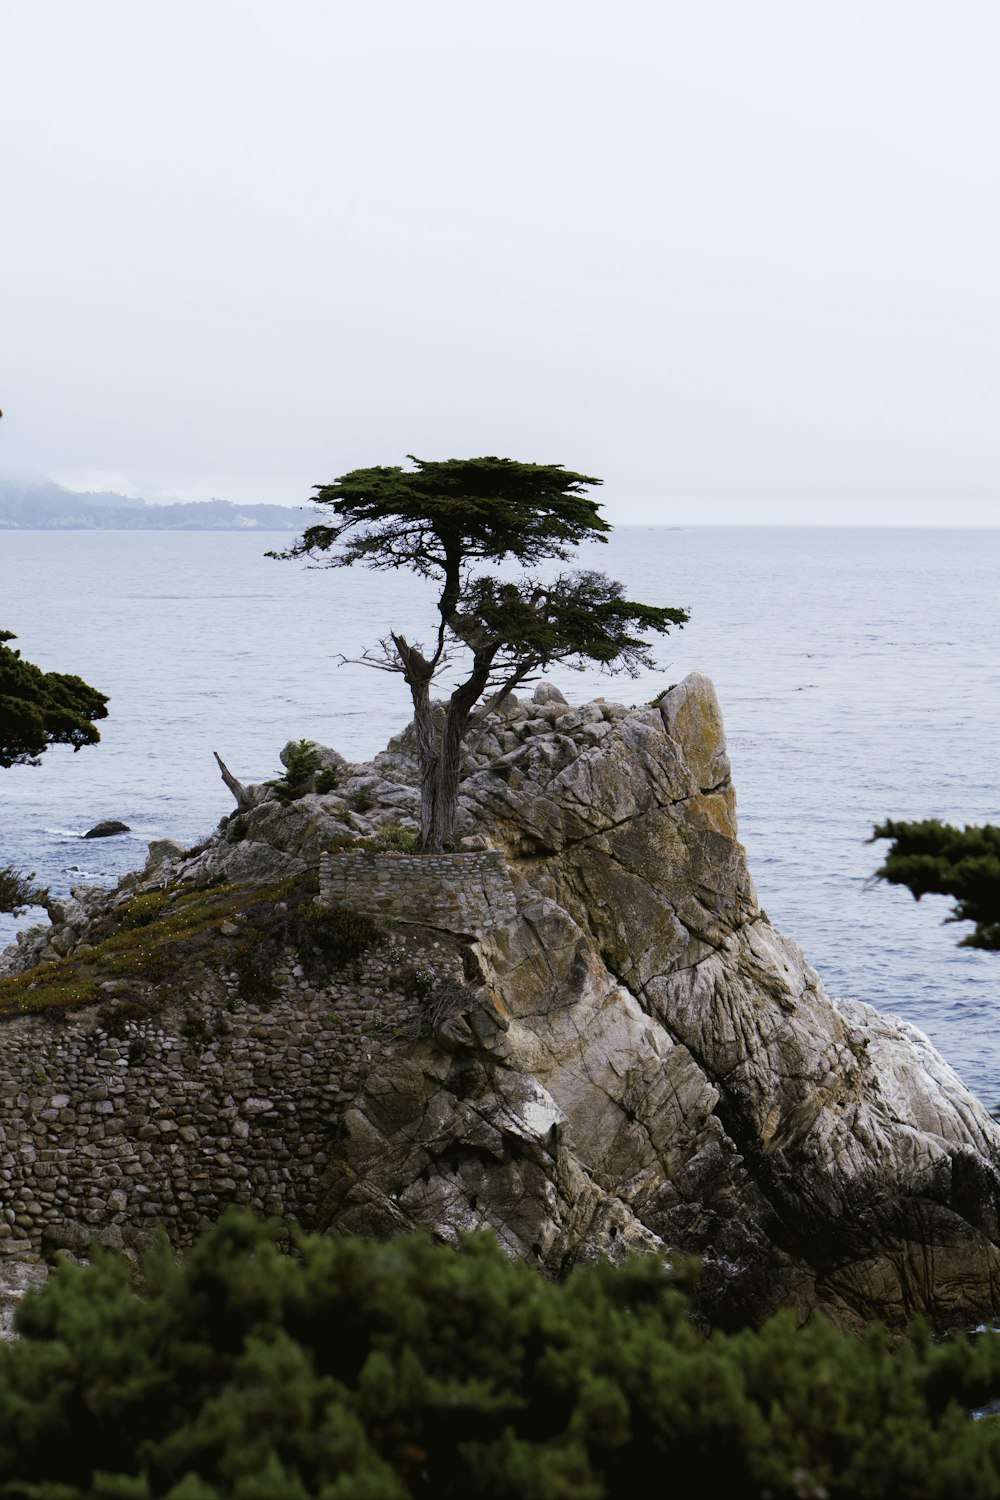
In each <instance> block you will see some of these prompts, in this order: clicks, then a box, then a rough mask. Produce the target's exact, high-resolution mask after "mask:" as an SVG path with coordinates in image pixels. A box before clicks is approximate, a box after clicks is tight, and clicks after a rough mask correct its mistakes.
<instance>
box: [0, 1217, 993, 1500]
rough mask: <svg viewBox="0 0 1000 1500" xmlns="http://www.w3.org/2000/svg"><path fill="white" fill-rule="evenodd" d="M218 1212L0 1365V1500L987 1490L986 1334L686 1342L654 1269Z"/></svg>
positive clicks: (820, 1326)
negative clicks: (305, 1227) (293, 1230)
mask: <svg viewBox="0 0 1000 1500" xmlns="http://www.w3.org/2000/svg"><path fill="white" fill-rule="evenodd" d="M280 1234H281V1231H280V1229H279V1228H277V1227H276V1226H273V1225H271V1226H262V1225H259V1224H257V1223H255V1222H254V1221H253V1219H252V1218H250V1217H249V1216H248V1215H246V1214H244V1213H240V1212H231V1213H229V1214H228V1215H227V1216H226V1217H225V1218H224V1219H223V1220H222V1221H221V1222H220V1224H219V1225H217V1226H216V1227H215V1228H214V1229H213V1230H211V1231H210V1232H209V1233H208V1234H207V1235H206V1236H205V1237H204V1238H203V1239H202V1240H201V1242H200V1243H199V1244H198V1245H197V1246H196V1248H195V1249H194V1250H193V1251H192V1253H191V1254H190V1255H189V1257H188V1258H187V1259H186V1261H185V1262H183V1263H182V1264H178V1262H177V1261H176V1260H175V1258H174V1257H173V1255H172V1254H171V1252H170V1251H169V1250H168V1249H167V1248H166V1246H165V1245H163V1246H161V1247H160V1248H159V1249H158V1250H156V1251H155V1252H154V1253H153V1254H152V1255H151V1256H150V1257H149V1258H148V1260H147V1262H146V1267H145V1269H146V1284H145V1290H144V1294H143V1295H142V1296H139V1295H137V1294H136V1293H135V1292H134V1291H133V1289H132V1287H131V1285H130V1282H129V1276H128V1271H127V1269H126V1268H125V1266H124V1265H123V1264H122V1263H120V1262H119V1261H118V1260H116V1259H115V1258H114V1257H113V1256H111V1255H109V1254H100V1255H98V1256H97V1258H96V1259H95V1261H94V1263H93V1264H92V1265H90V1266H89V1267H77V1266H64V1267H62V1268H61V1269H60V1270H59V1272H58V1273H57V1275H56V1276H55V1277H54V1278H53V1279H52V1281H51V1282H50V1284H49V1285H48V1287H47V1288H45V1289H44V1290H43V1291H42V1292H41V1293H40V1294H37V1295H33V1296H30V1297H29V1298H27V1299H26V1300H25V1302H24V1304H23V1305H22V1309H21V1313H20V1317H19V1326H20V1331H21V1334H22V1340H21V1342H19V1343H18V1344H15V1345H13V1346H7V1347H4V1348H2V1349H0V1494H2V1495H4V1496H10V1497H15V1496H16V1497H20V1500H29V1497H45V1500H76V1497H83V1496H97V1497H108V1500H110V1497H117V1500H133V1497H134V1500H138V1497H149V1496H169V1497H172V1500H211V1497H216V1496H238V1497H245V1500H257V1497H259V1500H263V1497H268V1500H272V1497H281V1500H299V1497H311V1496H318V1497H327V1500H405V1497H410V1496H420V1497H435V1500H437V1497H441V1500H449V1497H456V1500H458V1497H462V1500H465V1497H509V1500H515V1497H516V1500H536V1497H537V1500H601V1497H605V1496H607V1497H618V1496H621V1497H623V1500H624V1497H629V1500H632V1497H636V1496H638V1497H642V1496H676V1497H683V1496H689V1495H690V1496H699V1497H715V1496H726V1497H729V1496H744V1495H747V1496H750V1495H753V1496H765V1495H769V1496H774V1497H783V1496H788V1497H791V1496H804V1495H813V1496H817V1497H821V1496H823V1495H824V1494H826V1495H829V1496H830V1497H831V1500H837V1497H845V1500H846V1497H848V1496H850V1497H856V1496H860V1497H864V1496H945V1495H957V1494H960V1495H962V1496H963V1497H976V1496H1000V1424H995V1423H993V1422H989V1421H987V1422H973V1421H971V1420H970V1418H969V1417H968V1416H967V1414H966V1408H967V1406H968V1405H970V1404H972V1403H973V1402H975V1401H977V1400H981V1399H983V1398H984V1397H985V1396H986V1395H987V1394H989V1393H991V1392H992V1391H995V1390H996V1389H1000V1349H998V1347H997V1340H995V1339H993V1338H985V1339H981V1340H979V1341H978V1342H977V1343H976V1344H974V1345H973V1344H969V1343H967V1342H965V1341H961V1340H959V1341H956V1342H954V1343H950V1344H948V1345H945V1346H935V1345H933V1344H932V1343H931V1342H930V1340H929V1338H928V1337H927V1336H926V1334H925V1333H918V1334H917V1335H916V1336H914V1337H913V1338H912V1339H911V1340H910V1341H909V1342H906V1343H904V1344H902V1345H900V1346H898V1347H891V1346H890V1345H889V1343H888V1342H887V1340H886V1338H885V1335H884V1334H883V1333H882V1331H881V1330H879V1329H873V1330H872V1331H871V1332H870V1333H869V1334H868V1336H867V1337H866V1338H865V1339H864V1340H863V1341H862V1340H859V1339H857V1338H854V1337H852V1336H849V1335H846V1334H841V1333H838V1332H837V1331H836V1330H834V1329H833V1328H832V1327H831V1326H830V1325H829V1324H827V1323H826V1322H823V1321H822V1320H817V1321H815V1322H814V1323H812V1324H810V1326H809V1327H807V1328H805V1329H801V1330H799V1329H796V1327H795V1325H794V1321H793V1319H792V1318H791V1316H790V1315H784V1314H782V1315H779V1316H778V1317H776V1318H774V1319H772V1320H770V1321H769V1322H768V1323H767V1324H766V1325H765V1326H764V1327H763V1328H762V1329H760V1330H759V1331H752V1330H746V1331H744V1332H741V1333H737V1334H732V1335H722V1334H713V1335H712V1336H711V1337H709V1338H705V1337H703V1336H702V1335H701V1334H700V1333H699V1332H697V1331H696V1329H695V1328H694V1327H692V1325H691V1324H690V1323H689V1321H688V1319H687V1317H686V1313H685V1303H684V1299H683V1297H682V1295H681V1293H680V1292H679V1291H678V1290H677V1288H676V1286H674V1285H673V1284H672V1282H671V1279H670V1277H669V1275H667V1274H666V1273H665V1272H664V1271H663V1269H662V1267H661V1266H660V1265H659V1264H658V1263H657V1262H656V1261H655V1260H652V1259H647V1260H643V1261H635V1262H632V1263H630V1264H628V1265H627V1266H625V1267H623V1268H621V1269H617V1270H615V1269H613V1268H611V1267H610V1266H607V1265H599V1266H587V1267H580V1268H578V1269H577V1270H575V1271H574V1272H573V1273H572V1274H571V1276H570V1277H569V1278H568V1280H567V1281H566V1282H565V1283H564V1284H563V1285H553V1284H552V1283H549V1282H546V1281H544V1280H542V1279H541V1277H539V1276H538V1275H537V1274H536V1273H535V1272H534V1271H532V1270H531V1269H530V1268H529V1267H528V1266H527V1265H525V1264H523V1263H519V1262H513V1263H512V1262H510V1261H508V1260H507V1259H506V1258H505V1257H504V1255H503V1254H502V1253H501V1251H500V1250H499V1249H498V1247H497V1245H496V1243H495V1242H494V1241H493V1240H492V1239H491V1238H490V1237H489V1236H488V1235H485V1234H482V1235H475V1236H470V1237H467V1238H465V1239H464V1240H463V1242H462V1246H461V1250H460V1252H459V1253H456V1252H455V1251H453V1250H449V1249H446V1248H443V1247H440V1246H435V1245H433V1244H432V1243H430V1242H429V1241H428V1240H426V1239H423V1238H410V1239H405V1240H396V1241H393V1242H390V1243H388V1244H372V1243H367V1242H363V1241H360V1240H351V1239H344V1240H332V1239H330V1240H328V1239H322V1238H319V1237H315V1236H311V1237H306V1236H303V1237H301V1238H299V1239H298V1240H297V1241H296V1246H297V1254H296V1255H287V1254H283V1253H282V1252H281V1250H280V1249H279V1246H278V1243H277V1240H278V1237H279V1236H280Z"/></svg>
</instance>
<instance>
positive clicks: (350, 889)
mask: <svg viewBox="0 0 1000 1500" xmlns="http://www.w3.org/2000/svg"><path fill="white" fill-rule="evenodd" d="M319 890H320V896H319V899H320V901H321V902H323V904H324V905H326V906H337V905H343V906H351V907H353V908H354V909H355V911H362V912H367V913H368V914H369V915H370V916H395V917H399V918H401V919H403V920H405V921H408V922H418V923H423V924H425V925H427V926H429V927H440V928H442V929H444V930H445V931H447V932H457V933H465V934H468V935H469V936H472V937H475V936H479V935H481V934H482V933H485V932H489V931H491V930H492V929H493V928H495V927H502V926H504V925H505V924H506V923H507V922H510V921H512V920H513V918H514V917H515V916H516V914H517V912H516V905H515V901H514V892H513V887H512V885H511V881H510V873H509V871H508V868H507V862H506V860H505V859H504V857H503V855H502V854H501V853H500V852H499V851H498V850H495V849H489V850H486V851H485V852H483V853H477V854H364V853H358V854H324V855H323V856H322V857H321V859H320V866H319Z"/></svg>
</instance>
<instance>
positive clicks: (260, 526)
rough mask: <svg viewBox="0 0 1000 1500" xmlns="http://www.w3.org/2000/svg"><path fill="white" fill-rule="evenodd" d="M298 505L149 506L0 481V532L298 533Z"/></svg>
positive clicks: (101, 495)
mask: <svg viewBox="0 0 1000 1500" xmlns="http://www.w3.org/2000/svg"><path fill="white" fill-rule="evenodd" d="M309 514H310V512H308V511H306V510H305V509H304V508H302V507H300V506H287V505H234V504H233V503H232V501H230V500H198V501H189V502H180V501H178V502H177V503H175V504H172V505H150V504H149V503H148V501H146V500H139V499H133V498H132V497H131V496H129V495H116V494H113V493H110V492H102V493H95V492H85V493H81V492H79V491H76V490H68V489H64V488H63V486H62V485H60V484H55V483H53V481H52V480H44V481H41V482H37V483H31V482H25V481H23V480H14V479H0V531H300V530H301V529H302V527H303V524H304V521H303V517H307V516H308V515H309Z"/></svg>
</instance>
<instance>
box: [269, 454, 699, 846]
mask: <svg viewBox="0 0 1000 1500" xmlns="http://www.w3.org/2000/svg"><path fill="white" fill-rule="evenodd" d="M409 457H410V461H411V463H412V464H413V465H414V467H413V469H412V470H408V469H403V468H399V467H395V468H372V469H355V470H353V471H352V472H351V473H349V474H345V475H343V476H342V477H341V478H340V479H338V480H336V481H335V482H334V483H333V484H328V485H319V486H317V494H316V497H315V498H316V503H317V504H318V505H320V506H322V507H324V508H325V509H326V510H327V511H328V512H329V513H330V514H331V515H332V516H333V520H332V521H323V522H319V523H317V524H316V525H315V526H310V527H309V528H307V530H306V531H305V532H304V533H303V535H302V537H300V539H299V540H298V542H296V544H295V545H294V546H293V547H292V548H290V549H289V550H288V551H287V552H283V553H280V554H271V555H272V556H281V557H286V558H288V557H317V556H322V557H324V558H325V559H326V561H327V562H328V564H329V566H331V567H350V566H351V565H353V564H354V563H358V562H360V563H364V564H365V566H367V567H371V568H376V569H392V568H406V569H408V570H410V571H412V572H415V573H417V574H419V575H421V576H422V577H426V578H430V579H433V580H434V581H435V582H436V583H437V584H438V588H439V593H438V601H437V615H438V620H437V626H436V631H435V636H434V639H433V641H432V642H431V643H430V645H429V646H424V645H423V644H421V643H419V642H414V641H411V640H409V639H408V638H407V637H406V636H404V635H403V634H402V633H401V632H400V631H396V630H393V631H391V633H390V634H389V635H388V636H386V637H385V639H384V640H383V641H381V642H380V645H379V649H378V650H377V651H375V650H372V651H370V652H367V653H366V655H365V657H364V658H363V659H364V660H365V661H366V662H367V664H368V665H370V666H376V667H379V668H381V669H382V670H383V671H390V672H399V673H400V674H401V675H402V676H403V678H404V680H405V682H406V683H407V686H408V687H409V690H410V696H411V699H412V702H413V712H414V724H415V728H416V739H417V747H418V754H419V757H420V769H421V840H422V845H423V847H424V848H425V849H448V848H452V847H453V846H454V841H455V821H456V813H457V805H458V787H459V781H460V775H461V751H462V742H463V740H464V738H465V736H466V734H467V732H468V729H469V727H470V721H471V719H472V716H473V711H474V710H475V709H476V705H477V704H479V703H480V701H481V700H482V699H484V698H486V699H487V705H488V706H490V707H495V706H496V705H497V704H498V703H499V702H500V701H501V700H502V699H503V698H504V697H505V696H506V695H507V694H508V693H511V692H513V691H514V689H515V688H516V687H517V686H518V685H519V684H520V683H522V682H524V681H525V680H527V679H529V678H530V677H532V676H533V675H534V674H535V673H537V672H539V671H540V670H543V669H544V668H546V667H549V666H552V665H553V664H554V663H557V662H562V663H564V664H568V665H570V666H573V667H582V666H584V665H585V664H586V663H588V662H592V663H596V664H598V665H599V666H601V667H602V668H604V669H606V670H608V671H626V672H631V673H633V674H634V673H635V672H636V671H637V670H638V669H639V667H640V666H643V665H651V664H652V659H651V657H650V654H649V648H648V645H647V644H646V641H645V636H646V635H647V634H648V633H649V632H651V631H653V632H660V633H664V632H666V631H667V630H669V629H670V627H671V626H672V625H683V623H684V622H685V620H687V618H688V616H687V612H686V611H685V610H683V609H675V608H669V607H664V606H656V605H649V604H640V603H637V602H635V601H633V600H629V599H626V598H625V596H624V592H623V590H622V588H621V586H620V585H619V584H618V583H616V582H615V581H614V580H613V579H610V578H607V577H606V576H605V575H604V574H603V573H598V572H576V573H563V574H560V575H559V576H558V577H556V578H547V579H545V578H537V577H531V576H527V577H523V578H521V579H519V580H518V581H517V582H513V581H510V580H500V579H498V578H497V577H496V576H494V575H493V574H492V573H490V572H488V571H487V572H486V573H483V572H481V571H480V572H478V573H477V572H474V569H476V568H479V569H482V568H483V567H484V566H487V567H488V566H489V565H492V566H494V567H495V566H496V565H497V564H499V563H502V562H510V561H513V562H515V563H518V564H520V565H521V566H522V567H525V568H530V567H534V566H535V565H536V564H538V563H541V562H544V561H550V560H565V559H566V558H567V557H568V556H569V555H570V552H571V550H572V549H573V548H574V547H575V546H577V545H579V544H580V543H581V542H604V541H606V540H607V533H608V532H609V531H610V530H611V527H610V526H609V524H608V522H607V521H605V520H603V518H602V517H601V515H600V514H599V507H598V505H597V502H596V501H595V500H593V499H591V498H590V496H589V495H587V494H586V490H587V488H588V487H591V486H594V485H598V484H600V480H599V479H594V478H593V477H591V476H589V475H586V474H576V473H573V472H571V471H570V470H567V469H564V468H563V467H562V465H561V464H530V463H518V462H516V461H514V460H513V459H509V458H493V457H487V458H469V459H447V460H444V461H440V462H428V461H427V460H424V459H419V458H414V457H413V456H412V455H409ZM457 654H461V656H462V657H463V659H464V662H465V670H466V675H465V677H464V678H463V679H462V680H461V681H460V682H459V684H458V686H457V687H455V688H454V690H453V691H452V693H451V695H450V697H449V698H448V700H447V703H446V706H445V711H444V713H443V715H441V716H437V717H436V716H435V714H434V712H433V709H432V704H431V687H432V684H433V683H434V681H435V679H436V678H437V677H438V675H439V674H440V673H441V672H442V671H443V670H444V668H446V667H451V666H453V665H454V662H455V657H456V655H457Z"/></svg>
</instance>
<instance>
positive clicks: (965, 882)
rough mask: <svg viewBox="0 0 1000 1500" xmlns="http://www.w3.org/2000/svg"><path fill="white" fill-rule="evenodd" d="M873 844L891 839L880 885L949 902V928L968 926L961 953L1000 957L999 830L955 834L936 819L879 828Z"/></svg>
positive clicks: (878, 873) (987, 825)
mask: <svg viewBox="0 0 1000 1500" xmlns="http://www.w3.org/2000/svg"><path fill="white" fill-rule="evenodd" d="M872 839H873V840H874V839H891V840H892V844H891V845H890V848H889V852H888V854H887V855H886V857H885V863H884V864H882V865H881V866H880V867H879V869H877V870H876V871H875V874H876V877H877V878H878V879H879V880H886V881H888V882H889V884H890V885H903V886H906V888H907V889H908V890H910V891H912V893H913V895H914V897H915V899H916V900H917V901H919V900H920V898H921V896H929V895H939V896H952V897H954V899H955V905H954V907H953V908H952V914H951V916H950V917H949V918H948V919H947V920H948V921H949V922H972V923H973V924H974V928H973V931H972V932H970V933H969V934H968V936H967V937H964V938H963V939H962V941H961V943H960V944H959V946H960V947H962V948H986V949H988V950H990V951H991V952H1000V828H998V827H995V826H994V825H993V824H990V823H985V824H983V825H982V826H980V827H971V828H968V827H967V828H954V827H953V826H952V825H951V824H950V823H941V822H939V821H938V819H937V818H928V819H925V820H924V821H923V822H916V823H897V822H894V821H892V820H891V819H890V820H888V821H886V822H885V823H880V824H879V826H878V827H877V828H876V829H875V831H874V833H873V835H872Z"/></svg>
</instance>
